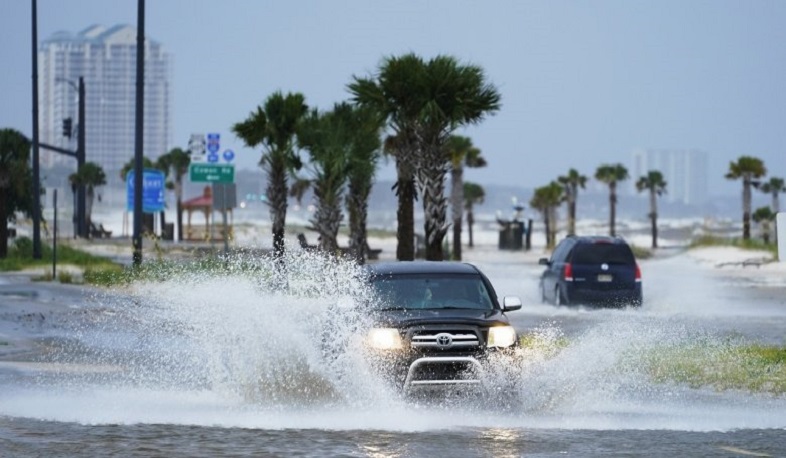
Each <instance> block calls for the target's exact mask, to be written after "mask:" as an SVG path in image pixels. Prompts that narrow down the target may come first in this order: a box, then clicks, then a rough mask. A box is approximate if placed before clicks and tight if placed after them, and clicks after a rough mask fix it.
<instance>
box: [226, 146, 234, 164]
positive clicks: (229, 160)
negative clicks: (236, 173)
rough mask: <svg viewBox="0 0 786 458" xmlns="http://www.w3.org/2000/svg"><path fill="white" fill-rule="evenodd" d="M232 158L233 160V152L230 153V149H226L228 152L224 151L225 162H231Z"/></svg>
mask: <svg viewBox="0 0 786 458" xmlns="http://www.w3.org/2000/svg"><path fill="white" fill-rule="evenodd" d="M234 158H235V152H234V151H232V150H231V149H228V150H225V151H224V160H225V161H227V162H232V159H234Z"/></svg>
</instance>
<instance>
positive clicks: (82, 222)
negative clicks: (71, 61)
mask: <svg viewBox="0 0 786 458" xmlns="http://www.w3.org/2000/svg"><path fill="white" fill-rule="evenodd" d="M55 82H58V83H68V85H69V86H71V88H73V89H74V90H76V91H77V94H78V95H79V109H78V111H79V113H78V117H77V134H76V170H77V172H79V170H80V169H81V168H82V166H83V165H85V80H84V78H83V77H81V76H80V77H79V84H78V85H77V84H76V83H74V82H73V81H71V80H69V79H66V78H60V77H58V78H55ZM68 119H69V120H70V118H68ZM69 124H70V123H69ZM64 125H65V124H64ZM63 133H64V134H65V132H63ZM85 201H86V192H85V186H84V185H80V186H79V187H78V188H77V198H76V219H77V225H76V228H77V235H78V236H79V237H85V238H86V237H87V221H86V215H85V212H86V204H85Z"/></svg>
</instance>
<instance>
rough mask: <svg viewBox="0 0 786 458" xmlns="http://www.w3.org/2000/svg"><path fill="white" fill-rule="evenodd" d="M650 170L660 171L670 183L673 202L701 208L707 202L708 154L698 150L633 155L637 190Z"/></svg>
mask: <svg viewBox="0 0 786 458" xmlns="http://www.w3.org/2000/svg"><path fill="white" fill-rule="evenodd" d="M650 170H658V171H660V173H662V174H663V179H664V180H666V194H665V195H664V196H663V197H664V198H665V199H666V200H667V201H669V202H676V203H681V204H685V205H701V204H704V203H705V202H706V200H707V154H706V153H705V152H704V151H697V150H652V149H642V150H636V151H634V152H633V167H632V170H631V174H630V176H631V183H632V185H633V187H634V192H635V185H636V181H638V179H639V177H641V176H644V175H646V174H647V172H649V171H650Z"/></svg>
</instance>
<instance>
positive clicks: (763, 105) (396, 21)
mask: <svg viewBox="0 0 786 458" xmlns="http://www.w3.org/2000/svg"><path fill="white" fill-rule="evenodd" d="M0 4H2V8H0V9H1V10H2V14H0V62H3V70H2V72H0V94H2V96H1V97H0V127H13V128H16V129H19V130H21V131H22V132H24V133H26V134H28V135H30V134H31V131H32V121H31V113H32V108H31V103H30V100H31V62H30V56H31V49H30V40H31V28H30V24H31V6H30V5H31V2H30V1H29V0H27V1H26V0H0ZM136 6H137V2H136V1H135V0H38V39H39V43H40V42H41V41H43V40H44V39H46V38H48V37H49V36H51V35H52V34H53V33H54V32H56V31H60V30H65V31H69V32H73V33H76V32H78V31H80V30H82V29H84V28H86V27H87V26H89V25H91V24H103V25H106V26H112V25H115V24H131V25H134V26H135V25H136V21H137V16H136ZM146 9H147V14H146V16H147V17H146V31H147V36H148V37H149V38H151V39H153V40H156V41H158V42H160V43H162V44H163V45H164V46H165V47H166V49H167V50H168V51H169V52H170V53H171V54H172V55H173V56H174V69H173V73H172V74H173V89H174V95H173V102H174V110H173V115H172V116H173V126H174V142H175V144H174V145H172V146H180V147H185V146H186V145H187V142H188V137H189V135H190V134H191V133H195V132H201V133H206V132H218V133H220V134H221V137H222V145H221V146H222V149H224V148H232V149H233V150H234V151H235V153H236V155H237V156H238V164H239V166H242V167H254V166H255V164H256V162H257V160H258V158H259V153H258V152H257V151H252V150H249V149H246V148H244V147H243V145H242V143H241V142H240V141H239V140H237V139H236V138H234V136H233V135H232V134H231V132H230V128H231V126H232V125H233V124H234V123H235V122H238V121H241V120H243V119H244V118H245V117H246V116H247V115H248V114H249V113H250V112H251V110H252V109H254V108H255V107H256V106H257V105H259V104H260V103H262V102H263V101H264V99H265V98H266V97H267V96H268V95H270V94H271V93H272V92H274V91H276V90H281V91H284V92H288V91H293V92H301V93H303V94H304V95H305V97H306V101H307V103H308V104H309V105H311V106H315V107H319V108H320V109H329V108H331V107H332V105H333V104H334V103H335V102H339V101H342V100H346V99H347V98H348V93H347V91H346V85H347V83H348V82H350V80H351V77H352V76H353V75H358V76H367V75H369V74H371V73H373V72H374V71H375V70H376V69H377V67H378V65H379V63H380V61H381V59H382V58H383V57H385V56H390V55H399V54H403V53H406V52H410V51H411V52H415V53H417V54H419V55H421V56H423V57H424V58H431V57H433V56H435V55H437V54H450V55H453V56H455V57H457V58H458V59H459V60H461V61H462V62H465V63H472V64H477V65H479V66H481V67H482V68H483V69H484V70H485V72H486V75H487V76H488V79H489V81H490V82H491V83H493V84H494V85H496V86H497V87H498V89H499V91H500V93H501V94H502V109H501V110H500V111H499V112H498V113H497V114H496V115H494V116H491V117H489V118H488V119H487V120H485V121H484V122H482V123H481V124H479V125H478V126H475V127H472V128H470V129H468V130H464V131H460V132H458V133H461V134H464V135H468V136H470V137H472V139H473V141H474V143H475V145H476V146H478V147H479V148H480V149H481V150H482V151H483V154H484V156H485V157H486V159H487V161H488V164H489V165H488V167H486V168H485V169H477V170H470V171H468V172H467V173H466V174H465V179H467V180H469V181H475V182H479V183H481V184H486V183H489V184H490V183H500V184H505V185H515V186H522V187H528V188H531V187H535V186H541V185H544V184H547V183H548V182H549V181H550V180H552V179H554V178H556V177H557V176H558V175H561V174H564V173H565V172H567V170H568V169H569V168H571V167H574V168H577V169H578V170H579V171H580V172H582V173H584V174H586V175H589V176H591V175H593V174H594V171H595V169H596V168H597V166H598V165H600V164H602V163H613V162H622V163H623V164H625V165H626V166H628V167H630V163H631V153H632V151H633V150H635V149H637V148H655V149H698V150H703V151H706V152H707V153H708V156H709V159H710V169H709V173H710V180H709V183H710V192H711V193H714V194H731V193H734V194H737V193H738V192H739V184H738V183H732V182H728V181H727V180H724V179H723V174H724V173H725V171H726V169H727V168H728V164H729V162H730V161H732V160H735V159H736V158H738V157H739V156H741V155H754V156H758V157H760V158H762V159H763V160H764V161H765V164H766V165H767V167H768V169H769V170H770V174H771V175H776V176H781V177H783V176H786V1H780V0H766V1H757V0H741V1H725V0H706V1H698V0H674V1H664V0H657V1H656V0H652V1H647V2H645V1H629V0H620V1H546V0H544V1H537V2H531V1H521V0H512V1H436V0H433V1H423V0H396V1H371V0H349V1H326V0H313V1H296V0H286V1H285V0H281V1H262V0H243V1H241V0H156V1H150V0H148V1H147V4H146ZM393 176H394V172H393V169H392V166H387V167H385V168H384V169H383V170H382V172H381V176H380V178H382V179H389V178H392V177H393ZM666 179H667V180H668V177H666Z"/></svg>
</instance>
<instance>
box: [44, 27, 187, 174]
mask: <svg viewBox="0 0 786 458" xmlns="http://www.w3.org/2000/svg"><path fill="white" fill-rule="evenodd" d="M136 35H137V34H136V29H135V28H134V27H131V26H128V25H116V26H114V27H111V28H106V27H103V26H100V25H94V26H91V27H88V28H87V29H85V30H83V31H81V32H79V33H77V34H72V33H68V32H58V33H55V34H54V35H52V36H51V37H49V38H48V39H46V40H44V41H43V42H42V43H41V45H40V47H39V50H38V66H39V86H38V87H39V91H40V95H39V129H40V133H39V135H40V139H41V142H43V143H47V144H51V145H55V146H60V147H63V148H68V149H71V150H74V149H76V138H77V136H76V129H77V122H78V119H77V118H78V112H77V109H78V103H79V97H78V91H77V85H78V81H79V78H80V77H82V78H83V79H84V83H85V117H86V118H87V119H86V121H85V137H86V138H85V143H86V148H85V150H86V160H87V161H91V162H95V163H97V164H98V165H100V166H101V167H102V168H103V169H104V171H105V172H106V175H107V180H109V182H110V183H119V182H120V177H119V172H120V169H121V168H122V167H123V165H124V164H126V163H127V162H128V161H129V160H131V159H132V158H133V157H134V138H135V137H134V129H135V113H136V108H135V103H136V39H137V37H136ZM170 71H171V57H170V55H169V54H168V53H167V52H166V51H165V50H164V48H163V46H161V45H160V44H159V43H157V42H155V41H153V40H150V39H146V40H145V99H144V104H145V107H144V142H143V143H144V146H143V150H144V155H145V156H146V157H148V158H150V159H155V158H157V157H158V156H160V155H161V154H164V153H166V152H167V149H168V148H169V145H170V144H171V135H172V132H171V102H170V101H171V88H170V84H171V83H170ZM66 118H71V119H72V123H73V129H74V134H73V135H72V136H71V138H70V139H69V138H67V137H65V136H64V135H63V120H64V119H66ZM57 163H74V164H75V162H73V159H70V158H68V157H66V156H62V155H59V154H57V153H52V152H49V151H45V150H42V152H41V164H42V166H43V167H47V166H50V167H51V166H53V165H55V164H57Z"/></svg>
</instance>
